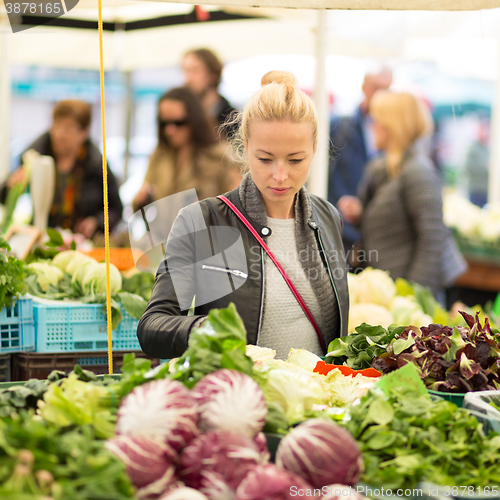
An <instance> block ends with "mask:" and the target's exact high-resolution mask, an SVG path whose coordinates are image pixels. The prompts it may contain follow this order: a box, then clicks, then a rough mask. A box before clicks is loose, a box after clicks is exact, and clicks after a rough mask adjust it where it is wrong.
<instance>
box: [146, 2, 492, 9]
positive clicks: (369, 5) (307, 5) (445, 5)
mask: <svg viewBox="0 0 500 500" xmlns="http://www.w3.org/2000/svg"><path fill="white" fill-rule="evenodd" d="M143 1H144V0H143ZM160 1H162V0H160ZM163 1H168V2H169V3H170V2H171V1H172V0H163ZM211 1H212V3H213V4H214V5H226V6H227V5H234V6H252V7H284V8H289V9H338V10H344V9H345V10H479V9H494V8H496V7H500V1H499V0H256V1H249V0H215V1H213V0H211ZM184 3H192V4H196V3H197V0H191V1H188V2H184Z"/></svg>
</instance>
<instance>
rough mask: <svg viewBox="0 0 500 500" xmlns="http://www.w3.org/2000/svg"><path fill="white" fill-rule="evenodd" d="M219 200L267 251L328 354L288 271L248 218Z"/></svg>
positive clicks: (228, 202) (312, 318)
mask: <svg viewBox="0 0 500 500" xmlns="http://www.w3.org/2000/svg"><path fill="white" fill-rule="evenodd" d="M217 198H218V199H219V200H221V201H223V202H224V203H225V204H226V205H227V206H228V207H229V208H230V209H231V210H232V211H233V212H234V213H235V214H236V216H237V217H238V219H240V221H241V222H243V224H245V226H246V228H247V229H248V230H249V231H250V232H251V233H252V235H253V237H254V238H255V239H256V240H257V241H258V242H259V244H260V246H261V247H262V248H263V249H264V250H265V252H266V253H267V255H268V256H269V258H270V259H271V260H272V261H273V262H274V265H275V266H276V267H277V268H278V270H279V272H280V273H281V275H282V276H283V279H284V280H285V282H286V284H287V285H288V287H289V288H290V290H291V292H292V293H293V295H294V297H295V298H296V299H297V302H298V303H299V304H300V307H302V309H303V311H304V313H305V315H306V316H307V319H308V320H309V321H310V322H311V325H312V326H313V327H314V330H315V331H316V335H317V336H318V340H319V343H320V345H321V348H322V349H323V352H325V353H326V346H325V341H324V340H323V336H322V335H321V330H320V329H319V326H318V324H317V323H316V320H315V319H314V317H313V315H312V314H311V311H310V310H309V308H308V307H307V305H306V303H305V302H304V299H303V298H302V297H301V295H300V293H299V292H298V290H297V289H296V288H295V286H294V284H293V283H292V281H291V280H290V278H289V277H288V274H287V273H286V271H285V270H284V269H283V266H282V265H281V264H280V263H279V262H278V259H276V257H275V256H274V254H273V253H272V252H271V250H270V249H269V247H268V246H267V245H266V243H265V242H264V240H263V239H262V238H261V237H260V235H259V233H258V232H257V231H256V230H255V228H254V227H253V226H252V225H251V224H250V222H248V220H247V218H246V217H245V216H244V215H243V214H242V213H241V212H240V211H239V210H238V209H237V208H236V207H235V206H234V204H233V203H231V202H230V201H229V200H228V199H227V198H226V197H225V196H222V195H220V196H217Z"/></svg>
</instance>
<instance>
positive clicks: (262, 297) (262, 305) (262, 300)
mask: <svg viewBox="0 0 500 500" xmlns="http://www.w3.org/2000/svg"><path fill="white" fill-rule="evenodd" d="M260 262H261V267H262V292H261V294H260V311H259V324H258V326H257V338H256V339H255V345H258V344H259V334H260V329H261V327H262V315H263V312H264V290H265V287H266V270H265V267H264V249H263V248H262V247H261V249H260Z"/></svg>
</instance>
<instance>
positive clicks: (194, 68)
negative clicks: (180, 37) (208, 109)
mask: <svg viewBox="0 0 500 500" xmlns="http://www.w3.org/2000/svg"><path fill="white" fill-rule="evenodd" d="M182 71H183V72H184V78H185V79H186V85H187V86H188V87H189V88H190V89H191V90H192V91H193V92H194V93H195V94H203V92H205V90H207V89H208V88H210V87H212V86H213V84H214V78H215V77H214V75H212V74H211V73H210V71H209V69H208V68H207V66H206V64H205V63H204V62H203V60H202V59H200V58H199V57H198V56H196V55H194V54H186V55H185V56H184V59H183V60H182Z"/></svg>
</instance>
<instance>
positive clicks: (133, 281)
mask: <svg viewBox="0 0 500 500" xmlns="http://www.w3.org/2000/svg"><path fill="white" fill-rule="evenodd" d="M154 284H155V276H154V274H153V273H145V272H139V273H136V274H134V275H132V276H131V277H130V278H125V277H124V278H123V284H122V290H123V291H125V292H130V293H134V294H136V295H140V296H141V297H142V298H143V299H144V300H146V301H149V299H150V298H151V292H152V291H153V285H154Z"/></svg>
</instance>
